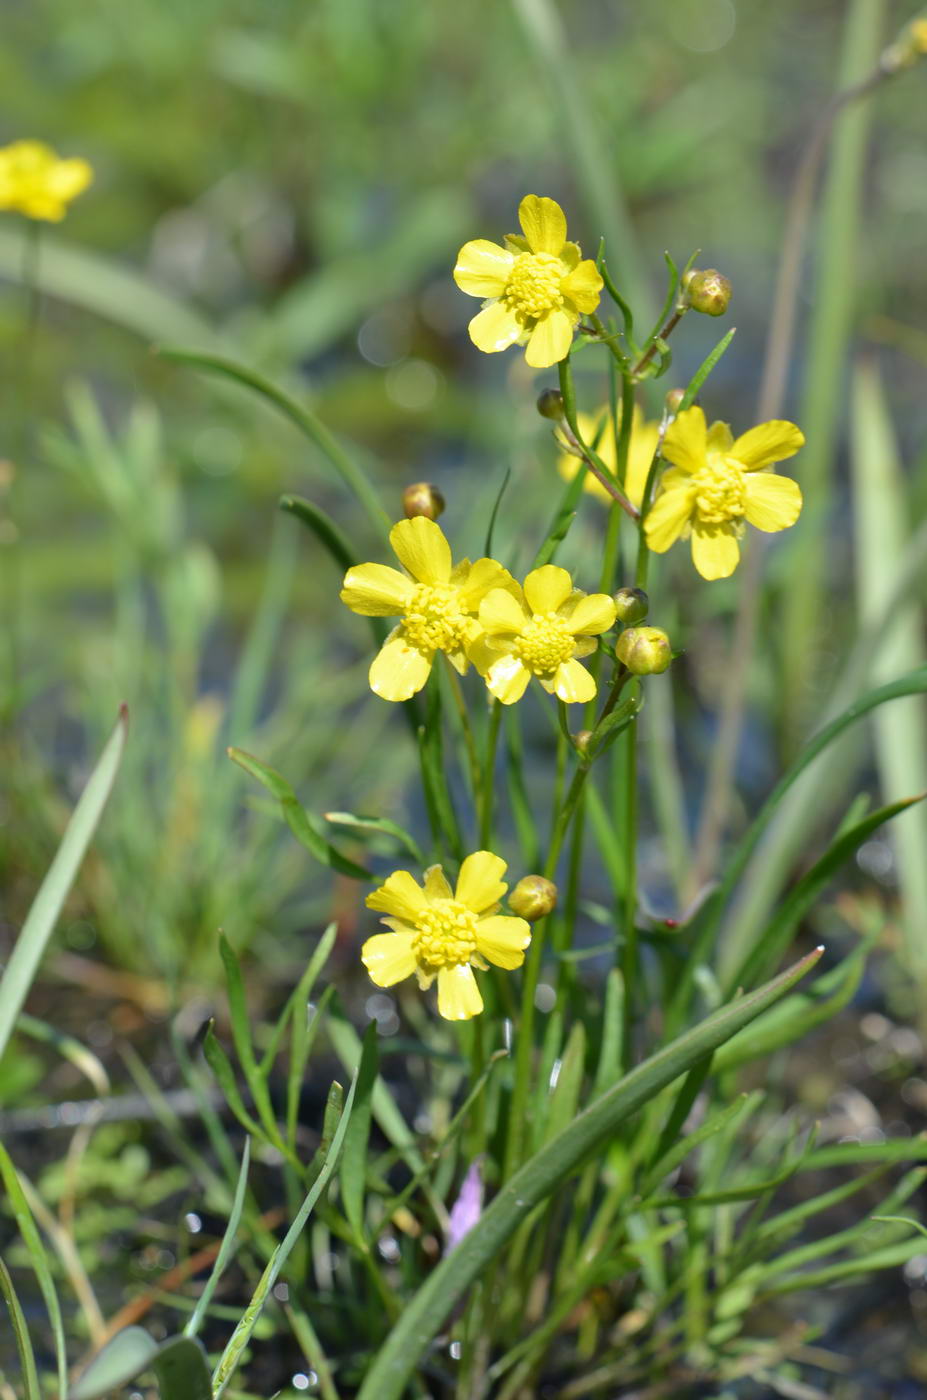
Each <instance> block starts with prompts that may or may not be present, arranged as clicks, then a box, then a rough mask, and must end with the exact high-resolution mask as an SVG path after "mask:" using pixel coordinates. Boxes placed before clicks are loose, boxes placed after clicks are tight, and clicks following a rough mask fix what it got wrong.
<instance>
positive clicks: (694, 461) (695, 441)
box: [663, 404, 708, 472]
mask: <svg viewBox="0 0 927 1400" xmlns="http://www.w3.org/2000/svg"><path fill="white" fill-rule="evenodd" d="M707 452H708V428H707V426H706V424H705V415H704V413H703V412H702V410H701V409H700V408H699V407H698V405H697V404H696V405H694V406H693V407H692V408H686V409H683V411H682V413H680V414H678V415H677V416H676V417H675V418H674V419H673V421H672V423H670V425H669V427H668V428H667V430H666V437H665V438H664V439H663V456H664V457H665V458H666V460H667V461H668V462H672V463H673V465H674V466H676V467H679V468H681V470H682V471H684V472H697V471H699V470H700V468H702V467H704V465H705V461H706V455H707Z"/></svg>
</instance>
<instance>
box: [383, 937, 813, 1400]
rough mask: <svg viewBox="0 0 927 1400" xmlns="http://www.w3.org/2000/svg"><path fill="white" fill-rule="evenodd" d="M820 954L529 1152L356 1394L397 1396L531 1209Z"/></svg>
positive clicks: (690, 1035)
mask: <svg viewBox="0 0 927 1400" xmlns="http://www.w3.org/2000/svg"><path fill="white" fill-rule="evenodd" d="M819 957H820V950H818V951H817V952H815V953H812V954H810V955H809V956H808V957H806V958H803V959H802V960H801V962H799V963H797V964H796V965H795V966H794V967H792V968H790V969H789V970H788V971H787V972H785V973H783V974H782V975H781V976H780V977H777V978H775V980H774V981H772V982H770V983H768V984H767V985H766V986H765V987H763V988H761V989H759V990H758V991H756V992H753V993H751V994H750V995H748V996H745V997H741V998H740V999H739V1000H737V1001H735V1002H733V1003H732V1004H731V1005H729V1006H725V1007H722V1008H721V1010H719V1011H717V1012H715V1014H714V1015H713V1016H710V1017H708V1019H707V1020H706V1021H703V1022H702V1023H701V1025H699V1026H696V1027H694V1028H693V1029H692V1030H690V1031H688V1032H686V1034H684V1035H682V1036H680V1037H679V1039H678V1040H676V1041H674V1042H673V1043H672V1044H671V1045H668V1046H666V1047H665V1049H663V1050H660V1051H658V1053H657V1054H656V1055H654V1056H652V1057H651V1058H650V1059H649V1060H646V1061H645V1062H644V1063H643V1064H641V1065H638V1066H637V1067H636V1068H635V1069H633V1070H632V1071H631V1072H630V1074H628V1075H626V1076H625V1078H624V1079H622V1080H620V1081H619V1082H618V1083H617V1084H616V1085H615V1086H614V1087H613V1088H611V1089H609V1090H608V1092H607V1093H605V1094H603V1095H602V1096H601V1097H600V1098H598V1099H596V1100H595V1101H594V1102H593V1103H592V1104H590V1105H589V1107H588V1108H586V1109H585V1110H584V1111H583V1112H582V1113H581V1114H580V1115H579V1117H578V1118H576V1119H575V1120H574V1121H573V1122H572V1123H571V1124H570V1125H569V1127H568V1128H566V1129H565V1130H564V1131H563V1132H562V1133H560V1134H559V1135H558V1136H557V1137H555V1138H554V1139H553V1140H552V1141H551V1142H549V1143H547V1144H546V1145H545V1146H544V1147H542V1148H541V1150H540V1151H539V1152H538V1153H536V1154H535V1155H534V1156H533V1157H531V1158H530V1159H529V1160H528V1161H527V1162H526V1163H525V1164H524V1166H522V1167H521V1168H520V1169H519V1170H518V1171H517V1172H516V1173H515V1175H514V1176H513V1177H511V1179H510V1180H509V1181H508V1182H507V1183H506V1185H505V1186H504V1187H503V1188H502V1190H501V1191H500V1192H499V1194H498V1195H497V1196H496V1198H495V1200H494V1201H492V1202H491V1204H490V1205H489V1206H488V1207H487V1209H486V1210H485V1211H484V1212H483V1215H482V1216H481V1218H480V1220H479V1221H478V1222H477V1224H476V1225H475V1226H474V1227H473V1229H472V1230H471V1231H470V1232H469V1233H468V1234H467V1235H466V1236H465V1238H464V1239H463V1240H462V1241H461V1243H460V1244H459V1245H458V1246H457V1248H456V1249H454V1250H452V1251H451V1253H450V1254H449V1255H447V1256H446V1257H445V1258H444V1259H443V1260H442V1262H441V1263H440V1264H439V1265H438V1266H437V1268H436V1269H434V1270H433V1272H432V1273H431V1274H430V1275H429V1277H428V1279H427V1280H426V1282H425V1283H424V1284H423V1285H422V1287H421V1288H420V1289H419V1290H418V1292H417V1293H416V1294H415V1296H414V1298H412V1299H411V1301H410V1302H409V1303H407V1305H406V1307H405V1309H404V1311H403V1314H402V1316H401V1318H400V1319H399V1322H398V1323H397V1324H396V1326H395V1327H394V1328H393V1330H392V1332H391V1333H390V1335H389V1337H388V1338H387V1340H386V1342H385V1343H384V1345H383V1347H382V1348H381V1349H380V1351H379V1353H378V1354H377V1356H376V1358H375V1359H374V1362H373V1364H372V1366H371V1368H370V1370H369V1371H368V1373H367V1375H366V1376H365V1378H364V1381H363V1384H362V1386H361V1388H360V1391H359V1392H358V1400H400V1397H401V1396H402V1394H403V1393H404V1390H405V1387H406V1383H407V1382H408V1380H409V1377H410V1376H411V1375H412V1373H413V1371H414V1370H415V1367H416V1365H417V1364H418V1360H419V1358H420V1356H421V1355H422V1354H423V1352H424V1351H425V1349H426V1348H427V1346H428V1344H429V1342H430V1341H431V1339H432V1337H433V1336H434V1334H435V1332H436V1331H437V1330H438V1328H439V1327H440V1326H441V1324H442V1323H443V1321H444V1319H445V1318H446V1316H447V1314H448V1313H449V1312H450V1311H451V1309H452V1308H453V1306H454V1304H455V1303H456V1302H457V1300H458V1299H459V1298H461V1297H462V1296H463V1294H464V1293H465V1292H466V1290H467V1289H468V1288H469V1287H470V1285H471V1284H472V1283H473V1282H474V1280H475V1279H476V1278H478V1277H479V1276H480V1275H481V1274H482V1273H483V1271H484V1270H485V1269H486V1268H487V1266H488V1265H489V1263H490V1262H491V1260H492V1259H493V1258H495V1256H496V1255H497V1254H498V1252H499V1250H500V1249H502V1247H503V1246H504V1245H505V1243H506V1241H507V1240H508V1239H510V1238H511V1236H512V1234H513V1233H514V1231H515V1230H516V1229H517V1228H518V1226H519V1225H520V1224H521V1223H522V1221H524V1220H525V1219H526V1218H527V1216H528V1215H529V1214H530V1212H531V1211H532V1210H533V1209H534V1207H535V1206H536V1205H538V1204H539V1203H540V1202H541V1201H543V1200H545V1199H546V1197H547V1196H549V1195H550V1193H551V1192H552V1191H553V1190H554V1189H555V1188H556V1187H557V1186H558V1185H559V1184H560V1183H561V1182H562V1181H563V1180H564V1179H565V1178H566V1177H568V1176H569V1175H570V1174H571V1173H572V1172H573V1171H574V1170H575V1169H576V1167H577V1166H578V1165H579V1164H580V1163H581V1162H582V1160H583V1158H585V1157H586V1156H588V1154H589V1153H591V1152H593V1151H595V1150H596V1149H597V1148H600V1147H601V1145H602V1144H603V1142H605V1141H607V1140H608V1138H609V1137H610V1136H611V1135H612V1134H614V1132H615V1131H616V1129H617V1128H618V1127H619V1125H620V1124H621V1123H623V1122H624V1121H625V1120H626V1119H627V1118H629V1117H630V1116H631V1115H632V1114H633V1113H636V1112H637V1111H638V1109H640V1108H641V1107H642V1106H643V1105H644V1104H645V1103H646V1102H647V1101H648V1100H649V1099H650V1098H651V1097H652V1096H653V1095H654V1094H656V1093H659V1091H660V1090H661V1089H663V1088H665V1086H666V1085H667V1084H671V1083H672V1082H673V1080H674V1079H677V1078H678V1077H679V1076H680V1075H681V1074H684V1073H685V1072H686V1070H687V1069H689V1068H690V1067H691V1066H692V1065H693V1064H695V1063H696V1061H698V1060H700V1059H702V1058H704V1056H705V1055H707V1054H710V1053H711V1051H713V1050H715V1049H716V1048H717V1047H718V1046H719V1045H723V1044H724V1042H725V1041H726V1040H729V1039H730V1038H731V1036H733V1035H735V1034H736V1033H737V1031H739V1030H741V1029H742V1028H743V1027H744V1026H745V1025H747V1024H748V1023H749V1022H750V1021H752V1020H753V1019H754V1017H756V1016H758V1015H760V1014H761V1012H763V1011H765V1010H766V1009H767V1007H769V1006H771V1005H772V1004H773V1003H774V1002H776V1001H777V1000H778V999H779V998H780V997H781V996H784V995H785V994H786V993H787V992H788V991H790V990H791V988H792V986H794V984H795V983H796V982H798V981H799V980H800V979H801V978H802V977H803V976H804V975H805V974H806V973H807V972H809V971H810V969H811V968H812V967H813V966H814V964H815V963H816V962H817V960H818V958H819Z"/></svg>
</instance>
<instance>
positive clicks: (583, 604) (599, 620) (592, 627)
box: [567, 593, 616, 637]
mask: <svg viewBox="0 0 927 1400" xmlns="http://www.w3.org/2000/svg"><path fill="white" fill-rule="evenodd" d="M615 613H616V608H615V600H614V598H610V597H609V596H608V594H607V593H590V594H589V595H588V597H586V598H580V600H579V602H578V603H577V604H576V607H575V608H574V609H573V611H572V613H571V614H570V616H569V617H568V618H567V626H568V627H569V629H570V631H571V632H572V633H573V635H574V636H576V635H577V634H578V633H580V632H586V633H588V634H589V635H590V636H593V637H597V636H598V635H599V634H600V633H601V632H607V631H608V629H609V627H611V626H612V624H613V623H614V621H615Z"/></svg>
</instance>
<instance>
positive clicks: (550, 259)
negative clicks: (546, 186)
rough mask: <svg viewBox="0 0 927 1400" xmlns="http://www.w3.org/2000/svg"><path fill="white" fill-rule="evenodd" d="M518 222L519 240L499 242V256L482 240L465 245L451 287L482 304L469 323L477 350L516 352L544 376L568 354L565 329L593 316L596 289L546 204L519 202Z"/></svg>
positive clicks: (598, 282) (561, 217) (589, 264)
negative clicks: (479, 299) (584, 316)
mask: <svg viewBox="0 0 927 1400" xmlns="http://www.w3.org/2000/svg"><path fill="white" fill-rule="evenodd" d="M518 219H519V222H520V224H521V227H522V230H523V234H524V236H523V237H522V236H521V235H520V234H515V233H512V234H507V235H506V239H505V247H504V248H503V247H501V246H500V245H499V244H498V243H491V242H489V240H488V239H486V238H477V239H474V240H473V241H472V242H471V243H465V244H464V246H463V247H462V248H461V250H460V252H459V254H458V255H457V266H456V267H455V268H454V281H455V282H456V283H457V285H458V287H459V288H460V290H461V291H462V292H466V293H467V295H468V296H471V297H485V298H486V300H485V301H484V302H483V309H482V311H480V312H479V313H478V315H476V316H474V318H473V320H472V321H471V322H470V339H471V340H472V341H473V344H474V345H475V346H476V348H477V349H478V350H485V351H486V353H487V354H491V353H492V352H493V351H496V350H505V349H507V348H508V346H510V345H516V344H517V345H524V346H526V349H525V359H526V360H527V362H528V364H529V365H531V366H532V367H533V368H534V369H546V368H547V366H548V365H555V364H556V363H557V361H558V360H562V359H564V358H565V356H566V355H567V354H568V353H569V349H570V344H571V342H572V340H573V329H574V327H575V326H576V324H577V322H578V321H579V318H580V315H581V314H583V313H585V314H587V315H588V314H589V313H591V312H593V311H595V309H596V307H597V306H598V304H599V297H600V295H601V292H602V286H603V283H602V278H601V277H600V276H599V273H598V270H597V268H596V265H595V263H594V262H593V261H592V259H591V258H585V259H583V257H582V253H581V252H580V249H579V246H578V245H577V244H576V243H568V242H567V236H566V233H567V225H566V216H565V214H564V212H563V210H562V209H561V208H560V205H559V204H557V203H556V202H555V201H554V200H553V199H547V198H546V197H545V198H539V197H538V196H537V195H536V194H528V195H525V198H524V199H523V200H522V202H521V204H520V205H519V206H518Z"/></svg>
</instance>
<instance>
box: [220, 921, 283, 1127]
mask: <svg viewBox="0 0 927 1400" xmlns="http://www.w3.org/2000/svg"><path fill="white" fill-rule="evenodd" d="M219 953H220V955H221V957H222V964H223V966H224V968H225V982H226V989H227V994H228V1001H229V1016H230V1019H231V1022H232V1039H233V1041H234V1043H235V1051H236V1053H237V1055H238V1063H239V1064H240V1065H241V1069H242V1073H243V1074H244V1076H245V1079H246V1081H247V1084H248V1088H249V1089H250V1090H251V1097H252V1098H253V1099H254V1103H255V1106H256V1107H257V1110H258V1116H259V1117H260V1119H261V1122H262V1123H263V1125H264V1130H265V1132H266V1134H267V1136H268V1137H269V1138H270V1139H271V1140H272V1141H273V1140H274V1139H276V1138H277V1137H278V1136H279V1133H278V1129H277V1124H276V1121H275V1119H274V1111H273V1107H272V1105H271V1102H270V1094H269V1092H268V1089H267V1081H266V1079H265V1078H264V1076H263V1075H262V1074H261V1073H260V1071H259V1069H258V1065H257V1061H256V1059H255V1058H254V1047H253V1046H252V1044H251V1024H250V1022H249V1020H248V1004H247V1002H246V1000H245V984H244V982H243V980H242V975H241V968H240V966H239V963H238V958H237V957H236V956H235V953H234V952H233V950H232V946H231V944H230V943H229V941H228V939H227V938H226V936H225V934H224V933H221V934H220V935H219Z"/></svg>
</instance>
